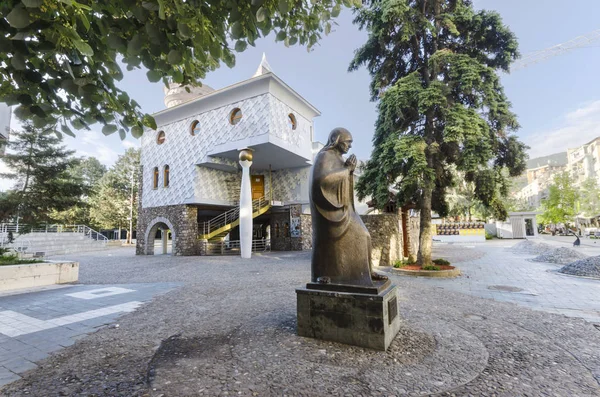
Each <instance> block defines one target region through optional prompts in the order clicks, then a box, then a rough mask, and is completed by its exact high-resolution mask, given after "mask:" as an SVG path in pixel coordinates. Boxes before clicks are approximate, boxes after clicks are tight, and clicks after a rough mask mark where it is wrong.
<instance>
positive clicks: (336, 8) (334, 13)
mask: <svg viewBox="0 0 600 397" xmlns="http://www.w3.org/2000/svg"><path fill="white" fill-rule="evenodd" d="M340 11H342V7H340V5H339V4H337V5H335V6H334V7H333V8H332V9H331V16H332V17H334V18H336V17H337V16H338V15H340Z"/></svg>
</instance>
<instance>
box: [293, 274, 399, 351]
mask: <svg viewBox="0 0 600 397" xmlns="http://www.w3.org/2000/svg"><path fill="white" fill-rule="evenodd" d="M296 297H297V303H298V307H297V310H298V335H300V336H306V337H309V338H316V339H323V340H328V341H333V342H339V343H346V344H349V345H355V346H360V347H366V348H370V349H375V350H386V349H387V348H388V347H389V345H390V344H391V343H392V341H393V340H394V337H395V336H396V334H397V333H398V330H399V329H400V317H399V315H398V297H397V294H396V286H395V285H390V286H389V287H387V288H386V289H384V290H383V291H381V292H379V293H378V294H365V293H356V292H337V291H325V290H316V289H307V288H298V289H296Z"/></svg>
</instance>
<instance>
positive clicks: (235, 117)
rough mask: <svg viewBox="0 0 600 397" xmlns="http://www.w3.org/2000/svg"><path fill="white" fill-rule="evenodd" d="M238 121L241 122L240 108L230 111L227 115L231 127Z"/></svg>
mask: <svg viewBox="0 0 600 397" xmlns="http://www.w3.org/2000/svg"><path fill="white" fill-rule="evenodd" d="M240 120H242V109H240V108H235V109H233V110H232V111H231V114H230V115H229V122H230V123H231V124H233V125H236V124H237V123H239V122H240Z"/></svg>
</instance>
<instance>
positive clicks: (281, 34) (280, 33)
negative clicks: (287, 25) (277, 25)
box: [275, 30, 287, 41]
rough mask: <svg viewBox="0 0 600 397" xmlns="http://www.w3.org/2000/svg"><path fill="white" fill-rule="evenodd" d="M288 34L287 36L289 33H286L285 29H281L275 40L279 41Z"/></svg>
mask: <svg viewBox="0 0 600 397" xmlns="http://www.w3.org/2000/svg"><path fill="white" fill-rule="evenodd" d="M286 36H287V34H286V33H285V30H280V31H279V32H278V33H277V36H275V40H277V41H283V40H285V38H286Z"/></svg>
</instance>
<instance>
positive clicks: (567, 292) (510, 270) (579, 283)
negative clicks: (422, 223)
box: [418, 240, 600, 323]
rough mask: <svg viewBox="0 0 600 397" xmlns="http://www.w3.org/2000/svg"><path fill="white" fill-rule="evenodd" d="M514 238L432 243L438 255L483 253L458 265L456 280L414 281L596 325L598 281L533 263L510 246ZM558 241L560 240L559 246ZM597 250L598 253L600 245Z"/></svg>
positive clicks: (599, 300) (598, 316) (599, 316)
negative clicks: (475, 242)
mask: <svg viewBox="0 0 600 397" xmlns="http://www.w3.org/2000/svg"><path fill="white" fill-rule="evenodd" d="M518 241H519V240H502V241H497V240H496V241H494V242H493V243H488V244H485V245H478V246H476V247H474V246H470V247H469V246H460V245H456V246H452V245H441V244H435V245H434V252H435V256H436V257H444V251H445V250H449V251H451V255H452V256H453V257H457V256H460V254H461V252H465V255H464V256H473V255H472V254H471V253H470V251H473V250H476V251H479V252H480V253H482V254H483V255H481V256H480V257H479V258H477V259H474V260H470V261H466V262H460V263H457V266H458V268H459V269H460V270H461V272H462V276H460V277H458V278H455V279H432V278H419V279H418V282H419V283H422V284H424V285H430V286H435V287H440V288H444V289H447V290H452V291H458V292H462V293H465V294H469V295H474V296H478V297H482V298H486V299H493V300H496V301H501V302H512V303H516V304H518V305H521V306H525V307H528V308H531V309H534V310H542V311H546V312H549V313H557V314H564V315H566V316H569V317H579V318H583V319H586V320H588V321H590V322H593V323H600V280H594V279H585V278H578V277H569V276H565V275H562V274H561V273H558V272H557V271H556V270H558V269H559V268H560V266H557V265H556V264H550V263H541V262H531V261H529V260H528V259H530V258H533V257H534V256H535V255H526V254H517V253H514V252H512V251H510V250H509V248H510V247H511V246H512V245H514V244H516V243H518ZM544 242H546V241H545V240H544ZM560 244H562V243H561V242H560V241H558V242H557V245H560ZM595 253H596V254H597V255H600V246H599V247H597V249H596V251H595ZM511 289H512V291H511Z"/></svg>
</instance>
